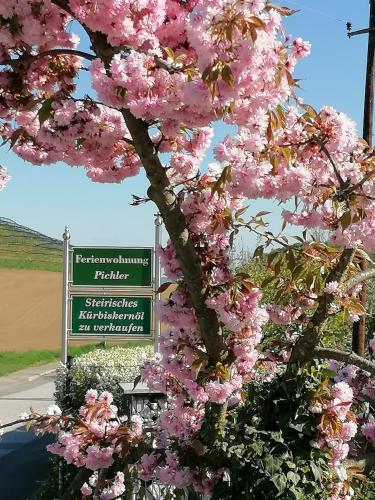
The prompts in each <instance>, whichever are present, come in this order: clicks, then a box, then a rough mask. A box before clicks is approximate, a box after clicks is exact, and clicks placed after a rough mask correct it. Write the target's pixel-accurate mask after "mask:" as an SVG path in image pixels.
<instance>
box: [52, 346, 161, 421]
mask: <svg viewBox="0 0 375 500" xmlns="http://www.w3.org/2000/svg"><path fill="white" fill-rule="evenodd" d="M153 350H154V349H153V346H151V345H147V346H143V347H140V346H136V347H120V346H116V347H111V348H109V349H96V350H95V351H91V352H89V353H86V354H82V355H81V356H78V357H77V358H75V359H74V362H73V364H72V366H71V367H70V368H69V369H68V368H65V367H61V368H59V369H58V372H57V376H56V382H55V384H56V391H55V399H56V403H57V404H58V405H59V406H60V408H61V409H63V410H64V411H72V412H73V413H76V412H77V411H78V409H79V408H80V406H81V405H82V404H83V401H84V397H85V394H86V392H87V390H88V389H91V388H94V387H95V388H96V389H97V390H98V391H110V392H111V393H112V394H113V396H114V402H115V404H116V405H117V406H118V407H119V409H120V410H121V409H122V405H123V391H122V389H121V387H120V385H119V383H121V382H133V381H134V379H135V378H136V376H137V375H138V373H139V366H140V365H141V364H142V361H143V360H144V359H145V358H149V357H151V356H152V354H153Z"/></svg>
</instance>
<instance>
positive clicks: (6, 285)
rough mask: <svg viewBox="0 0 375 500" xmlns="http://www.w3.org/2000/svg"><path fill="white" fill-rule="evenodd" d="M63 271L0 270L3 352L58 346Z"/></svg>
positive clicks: (0, 332) (1, 343)
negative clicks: (61, 272)
mask: <svg viewBox="0 0 375 500" xmlns="http://www.w3.org/2000/svg"><path fill="white" fill-rule="evenodd" d="M61 287H62V285H61V274H60V273H54V272H48V271H23V270H8V269H0V351H25V350H28V349H58V348H59V346H60V331H61Z"/></svg>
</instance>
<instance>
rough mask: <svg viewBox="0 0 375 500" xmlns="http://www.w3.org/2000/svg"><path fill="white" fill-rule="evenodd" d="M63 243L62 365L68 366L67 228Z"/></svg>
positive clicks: (68, 241)
mask: <svg viewBox="0 0 375 500" xmlns="http://www.w3.org/2000/svg"><path fill="white" fill-rule="evenodd" d="M62 237H63V240H64V243H63V246H64V247H63V293H62V325H61V363H62V364H63V365H66V362H67V359H68V319H69V312H68V297H69V252H70V244H69V243H70V233H69V229H68V228H67V226H65V231H64V234H63V235H62Z"/></svg>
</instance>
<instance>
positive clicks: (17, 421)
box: [0, 417, 35, 429]
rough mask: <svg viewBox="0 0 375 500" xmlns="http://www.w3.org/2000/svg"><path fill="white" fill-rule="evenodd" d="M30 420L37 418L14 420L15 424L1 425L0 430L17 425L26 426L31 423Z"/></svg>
mask: <svg viewBox="0 0 375 500" xmlns="http://www.w3.org/2000/svg"><path fill="white" fill-rule="evenodd" d="M30 420H35V417H28V418H19V419H17V420H13V422H8V423H6V424H2V425H0V429H5V428H6V427H11V426H12V425H16V424H25V423H26V422H30Z"/></svg>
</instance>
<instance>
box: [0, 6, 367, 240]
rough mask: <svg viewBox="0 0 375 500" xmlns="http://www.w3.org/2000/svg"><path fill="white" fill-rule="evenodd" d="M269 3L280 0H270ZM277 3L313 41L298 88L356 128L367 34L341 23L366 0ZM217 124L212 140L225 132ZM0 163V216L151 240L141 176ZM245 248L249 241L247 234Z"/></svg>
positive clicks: (294, 29) (96, 235)
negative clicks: (3, 173) (92, 176)
mask: <svg viewBox="0 0 375 500" xmlns="http://www.w3.org/2000/svg"><path fill="white" fill-rule="evenodd" d="M275 3H278V2H277V0H275ZM281 4H282V5H288V6H289V7H292V8H294V9H301V12H299V13H297V14H295V15H294V16H292V17H291V18H290V19H289V20H288V21H287V32H289V33H291V34H292V35H293V36H301V37H302V38H304V39H306V40H309V41H310V42H311V43H312V53H311V55H310V56H309V57H308V58H306V59H305V60H304V61H302V62H300V63H299V65H298V66H297V69H296V72H295V77H296V78H300V79H301V81H300V86H301V90H300V91H299V94H300V95H301V97H303V99H304V100H305V102H308V103H310V104H312V105H313V106H314V107H316V108H319V107H320V106H324V105H331V106H333V107H335V108H336V109H338V110H340V111H344V112H346V113H347V114H349V115H350V116H351V117H352V118H353V119H354V120H355V121H356V122H357V123H358V131H359V134H361V130H362V112H363V109H362V108H363V93H364V92H363V89H364V78H365V64H366V55H367V35H360V36H356V37H353V38H351V39H350V40H349V39H348V37H347V36H346V26H345V23H346V21H351V22H352V24H353V29H361V28H364V27H367V25H368V10H369V2H368V0H356V1H353V0H314V1H312V0H310V1H309V0H301V1H299V0H293V1H288V0H283V1H282V2H281ZM225 133H226V132H225V129H224V127H223V126H221V125H217V126H215V139H214V141H215V142H217V141H218V140H219V139H221V138H222V137H223V135H225ZM0 163H1V164H3V165H4V166H6V167H7V168H8V171H9V173H10V175H11V176H12V180H11V182H9V183H8V185H7V187H6V188H5V189H4V190H3V191H2V192H0V216H2V217H8V218H11V219H13V220H15V221H16V222H18V223H20V224H24V225H26V226H29V227H31V228H33V229H36V230H38V231H41V232H43V233H45V234H48V235H50V236H53V237H58V238H60V237H61V234H62V232H63V229H64V226H65V225H68V226H69V228H70V231H71V234H72V242H73V243H74V244H77V245H78V244H79V245H86V244H87V245H89V244H96V245H124V246H143V245H145V246H150V245H152V244H153V239H154V232H153V231H154V229H153V227H154V226H153V214H154V213H155V211H156V210H155V207H154V206H153V205H152V204H151V203H148V204H146V205H141V206H139V207H132V206H130V205H129V203H130V202H131V199H132V197H131V195H132V194H136V195H139V196H143V195H144V194H145V192H146V189H147V183H146V180H145V177H144V176H143V174H142V175H139V176H138V177H137V178H131V179H127V180H125V182H123V183H122V184H119V185H110V184H107V185H104V184H96V183H93V182H91V181H89V180H88V179H87V177H86V175H85V171H84V169H82V168H77V167H69V166H65V165H63V164H57V165H55V166H41V167H36V166H33V165H29V164H27V163H26V162H24V161H23V160H20V159H19V158H17V157H16V156H15V155H13V154H12V153H10V152H8V151H7V147H3V148H2V149H0ZM251 210H252V211H254V212H256V211H258V210H271V211H273V213H274V215H273V216H272V221H271V222H272V228H273V230H277V229H278V228H279V227H280V224H281V223H280V217H279V215H278V214H279V209H278V208H277V207H276V206H275V205H273V204H272V203H270V202H264V201H259V202H252V204H251ZM243 241H244V245H245V246H250V247H251V246H253V243H254V242H253V241H251V240H249V238H248V237H244V239H243Z"/></svg>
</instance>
